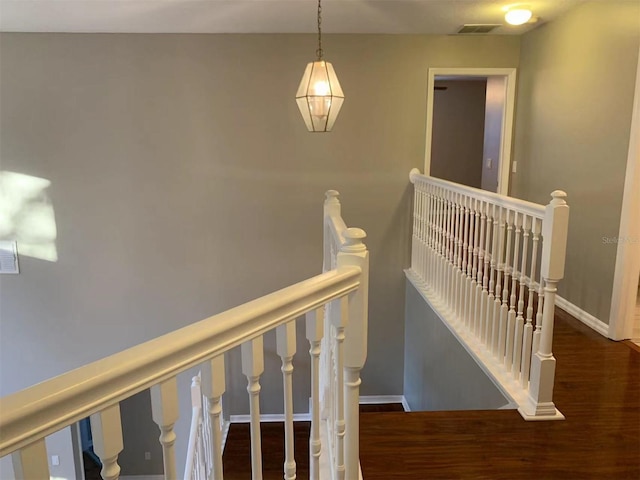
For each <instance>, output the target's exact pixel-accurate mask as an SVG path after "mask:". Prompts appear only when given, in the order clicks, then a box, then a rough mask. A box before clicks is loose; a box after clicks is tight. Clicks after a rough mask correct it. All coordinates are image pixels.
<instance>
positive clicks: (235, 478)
mask: <svg viewBox="0 0 640 480" xmlns="http://www.w3.org/2000/svg"><path fill="white" fill-rule="evenodd" d="M310 428H311V424H310V422H295V424H294V432H293V433H294V437H295V443H294V448H295V458H296V472H297V478H298V479H301V480H302V479H306V478H309V430H310ZM260 432H261V441H262V467H263V470H262V477H263V479H264V480H282V477H283V472H284V423H282V422H273V423H262V424H260ZM222 461H223V465H224V478H225V480H248V479H250V478H251V440H250V432H249V424H248V423H232V424H231V426H230V428H229V435H228V436H227V442H226V444H225V447H224V455H223V459H222Z"/></svg>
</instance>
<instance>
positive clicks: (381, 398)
mask: <svg viewBox="0 0 640 480" xmlns="http://www.w3.org/2000/svg"><path fill="white" fill-rule="evenodd" d="M385 403H401V404H402V408H404V411H405V412H410V411H411V408H409V404H408V403H407V399H406V398H404V395H362V396H360V404H361V405H381V404H385Z"/></svg>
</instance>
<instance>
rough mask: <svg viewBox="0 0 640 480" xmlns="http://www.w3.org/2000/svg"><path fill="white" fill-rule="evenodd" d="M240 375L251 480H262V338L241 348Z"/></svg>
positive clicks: (251, 341)
mask: <svg viewBox="0 0 640 480" xmlns="http://www.w3.org/2000/svg"><path fill="white" fill-rule="evenodd" d="M241 350H242V373H243V374H244V375H245V376H246V377H247V392H249V412H250V414H251V478H252V480H262V442H261V439H260V376H261V375H262V373H263V372H264V356H263V351H264V348H263V341H262V337H261V336H260V337H258V338H254V339H253V340H250V341H248V342H245V343H243V344H242V346H241Z"/></svg>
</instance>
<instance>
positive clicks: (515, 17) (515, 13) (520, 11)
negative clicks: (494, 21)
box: [504, 6, 532, 25]
mask: <svg viewBox="0 0 640 480" xmlns="http://www.w3.org/2000/svg"><path fill="white" fill-rule="evenodd" d="M531 15H532V12H531V10H530V9H529V8H528V7H524V6H517V7H512V8H510V9H509V10H508V11H507V13H505V15H504V19H505V20H506V21H507V23H509V24H511V25H523V24H525V23H527V22H528V21H529V20H531Z"/></svg>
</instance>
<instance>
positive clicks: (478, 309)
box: [475, 201, 488, 343]
mask: <svg viewBox="0 0 640 480" xmlns="http://www.w3.org/2000/svg"><path fill="white" fill-rule="evenodd" d="M478 203H479V206H478V210H479V212H480V235H479V237H478V242H479V243H478V283H477V285H476V306H475V315H476V317H477V318H478V330H479V332H478V338H479V339H480V341H481V342H482V343H485V342H486V328H485V321H484V320H485V318H484V309H483V308H482V307H483V306H484V297H485V296H486V294H487V280H486V275H485V274H486V263H485V262H486V261H487V258H488V253H487V248H488V247H487V244H488V240H485V237H486V236H485V227H486V224H487V215H486V205H485V203H484V202H482V201H479V202H478Z"/></svg>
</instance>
